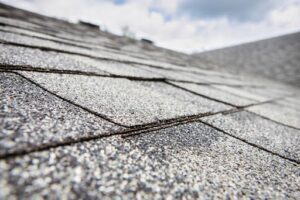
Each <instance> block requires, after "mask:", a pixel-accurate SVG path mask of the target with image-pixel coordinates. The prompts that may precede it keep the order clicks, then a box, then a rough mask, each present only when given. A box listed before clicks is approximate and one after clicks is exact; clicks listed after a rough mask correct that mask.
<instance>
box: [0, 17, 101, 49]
mask: <svg viewBox="0 0 300 200" xmlns="http://www.w3.org/2000/svg"><path fill="white" fill-rule="evenodd" d="M0 16H1V14H0ZM1 17H4V18H7V17H5V16H1ZM7 19H11V18H7ZM15 20H19V21H22V22H23V20H20V19H15ZM26 22H27V21H26ZM27 23H31V24H33V25H38V26H39V27H37V28H36V29H35V28H32V29H31V28H28V27H22V26H17V25H12V24H7V23H1V25H4V26H8V27H9V26H10V27H13V28H18V29H24V30H27V31H33V32H37V33H40V34H44V35H47V36H51V37H55V38H57V39H63V40H68V41H70V42H79V43H85V44H87V45H95V42H89V41H85V40H77V39H74V38H69V37H63V36H59V35H56V34H51V33H49V32H46V31H43V30H40V29H38V28H44V26H41V25H39V24H35V23H32V22H27ZM73 25H75V24H73ZM66 33H67V34H69V33H68V32H66ZM99 36H101V34H99Z"/></svg>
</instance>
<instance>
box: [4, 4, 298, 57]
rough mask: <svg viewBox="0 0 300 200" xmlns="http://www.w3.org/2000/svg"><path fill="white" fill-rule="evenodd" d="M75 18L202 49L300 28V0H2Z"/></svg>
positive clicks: (163, 42) (179, 47) (173, 46)
mask: <svg viewBox="0 0 300 200" xmlns="http://www.w3.org/2000/svg"><path fill="white" fill-rule="evenodd" d="M0 1H1V2H4V3H7V4H10V5H13V6H16V7H20V8H24V9H27V10H31V11H34V12H38V13H42V14H45V15H49V16H54V17H57V18H63V19H67V20H70V21H72V22H76V21H77V20H79V19H81V20H85V21H90V22H93V23H96V24H99V25H100V26H101V28H102V29H105V30H108V31H110V32H113V33H115V34H122V27H125V26H128V27H129V29H130V31H131V32H133V33H134V34H135V37H137V38H148V39H151V40H153V41H154V42H155V43H156V44H157V45H159V46H163V47H166V48H170V49H174V50H179V51H184V52H187V53H193V52H200V51H204V50H210V49H215V48H220V47H225V46H231V45H235V44H239V43H244V42H249V41H253V40H258V39H263V38H267V37H271V36H277V35H281V34H285V33H291V32H295V31H299V30H300V0H51V1H49V0H0Z"/></svg>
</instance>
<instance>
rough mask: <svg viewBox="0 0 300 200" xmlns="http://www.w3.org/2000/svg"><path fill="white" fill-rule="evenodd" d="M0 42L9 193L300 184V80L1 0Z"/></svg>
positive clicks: (204, 192)
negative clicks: (258, 73)
mask: <svg viewBox="0 0 300 200" xmlns="http://www.w3.org/2000/svg"><path fill="white" fill-rule="evenodd" d="M280 44H282V42H280ZM0 50H1V51H0V52H1V53H0V188H1V189H0V199H42V198H45V199H298V198H299V196H300V190H299V188H300V167H299V166H300V149H299V147H300V127H299V124H300V123H299V119H300V109H299V106H300V103H299V102H300V99H299V97H300V92H299V88H297V87H293V86H292V85H286V84H283V83H282V82H279V81H274V80H271V79H265V78H258V77H255V79H254V78H253V77H252V76H249V75H248V74H244V75H243V76H237V75H234V74H230V73H224V72H223V71H222V70H220V67H219V66H214V64H213V62H206V61H204V60H201V59H198V58H195V56H191V55H187V54H184V53H180V52H175V51H171V50H167V49H163V48H160V47H157V46H155V45H152V44H146V43H144V42H141V41H138V40H132V39H128V38H126V37H120V36H116V35H112V34H110V33H108V32H103V31H101V30H98V29H95V28H91V27H88V26H86V25H83V24H72V23H69V22H65V21H62V20H58V19H54V18H50V17H45V16H41V15H36V14H34V13H29V12H27V11H23V10H19V9H15V8H12V7H9V6H5V5H3V4H0ZM298 52H300V51H298ZM293 55H294V54H293ZM291 63H294V61H291ZM224 66H226V63H224ZM209 69H215V70H209ZM275 71H276V70H275ZM273 72H274V71H272V73H273ZM278 77H281V76H279V75H278V76H275V79H276V80H278ZM282 77H285V74H283V76H282ZM292 79H293V78H291V79H289V78H287V82H289V81H290V80H292Z"/></svg>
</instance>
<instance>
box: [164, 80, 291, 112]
mask: <svg viewBox="0 0 300 200" xmlns="http://www.w3.org/2000/svg"><path fill="white" fill-rule="evenodd" d="M166 83H167V84H169V85H171V86H173V87H176V88H178V89H181V90H184V91H186V92H189V93H191V94H194V95H197V96H201V97H203V98H206V99H209V100H212V101H216V102H219V103H223V104H225V105H229V106H232V107H235V108H237V109H245V108H248V107H251V106H256V105H260V104H266V103H272V102H276V101H278V100H281V99H284V98H287V97H279V98H274V99H271V100H267V101H260V102H256V103H252V104H248V105H244V106H238V105H234V104H231V103H228V102H225V101H222V100H219V99H216V98H212V97H209V96H207V95H204V94H200V93H198V92H194V91H191V90H189V89H186V88H184V87H180V86H178V85H175V84H173V83H170V82H168V81H166Z"/></svg>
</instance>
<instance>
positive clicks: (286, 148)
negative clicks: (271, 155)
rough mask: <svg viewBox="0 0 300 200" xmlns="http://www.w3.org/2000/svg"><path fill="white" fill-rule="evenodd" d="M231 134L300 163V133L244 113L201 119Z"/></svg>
mask: <svg viewBox="0 0 300 200" xmlns="http://www.w3.org/2000/svg"><path fill="white" fill-rule="evenodd" d="M201 120H202V121H205V122H207V123H209V124H211V125H213V126H214V127H217V128H219V129H221V130H224V131H225V132H228V133H229V134H232V135H235V136H237V137H239V138H242V139H244V140H247V141H249V142H250V143H253V144H256V145H259V146H262V147H264V148H266V149H268V150H270V151H272V152H276V153H278V154H280V155H282V156H285V157H288V158H291V159H294V160H298V161H299V162H300V131H298V130H295V129H292V128H289V127H286V126H283V125H279V124H277V123H274V122H270V121H269V120H266V119H263V118H261V117H259V116H257V115H254V114H252V113H249V112H246V111H243V112H236V113H231V114H226V115H222V114H220V115H214V116H209V117H204V118H202V119H201Z"/></svg>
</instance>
